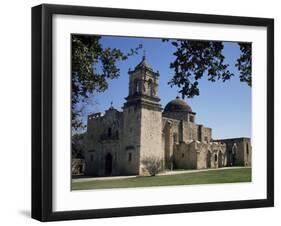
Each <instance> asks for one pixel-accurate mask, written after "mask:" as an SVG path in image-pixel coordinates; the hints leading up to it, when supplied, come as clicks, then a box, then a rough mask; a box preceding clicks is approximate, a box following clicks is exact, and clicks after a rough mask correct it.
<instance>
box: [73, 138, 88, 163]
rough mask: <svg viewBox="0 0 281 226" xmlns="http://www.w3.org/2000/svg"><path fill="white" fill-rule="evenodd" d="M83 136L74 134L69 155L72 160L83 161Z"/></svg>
mask: <svg viewBox="0 0 281 226" xmlns="http://www.w3.org/2000/svg"><path fill="white" fill-rule="evenodd" d="M84 138H85V134H84V133H80V134H78V133H77V134H74V135H73V136H72V139H71V155H72V159H75V158H78V159H84V151H85V143H84V142H85V140H84Z"/></svg>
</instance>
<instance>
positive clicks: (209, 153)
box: [207, 151, 212, 168]
mask: <svg viewBox="0 0 281 226" xmlns="http://www.w3.org/2000/svg"><path fill="white" fill-rule="evenodd" d="M211 156H212V155H211V152H210V151H208V153H207V168H211Z"/></svg>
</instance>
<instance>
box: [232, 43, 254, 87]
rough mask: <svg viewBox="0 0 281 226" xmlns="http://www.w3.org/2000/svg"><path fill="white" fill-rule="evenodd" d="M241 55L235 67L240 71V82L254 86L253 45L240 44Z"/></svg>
mask: <svg viewBox="0 0 281 226" xmlns="http://www.w3.org/2000/svg"><path fill="white" fill-rule="evenodd" d="M239 46H240V51H241V55H240V57H239V58H238V59H237V63H236V64H235V66H236V67H237V68H238V70H239V71H240V81H241V82H246V83H247V84H248V85H249V86H252V44H251V43H239Z"/></svg>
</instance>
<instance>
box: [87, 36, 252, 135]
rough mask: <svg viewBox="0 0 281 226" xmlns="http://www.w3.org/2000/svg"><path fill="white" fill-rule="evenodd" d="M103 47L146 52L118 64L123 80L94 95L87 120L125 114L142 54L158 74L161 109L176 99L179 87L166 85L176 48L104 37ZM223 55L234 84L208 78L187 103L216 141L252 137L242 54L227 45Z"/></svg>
mask: <svg viewBox="0 0 281 226" xmlns="http://www.w3.org/2000/svg"><path fill="white" fill-rule="evenodd" d="M101 43H102V45H103V47H112V48H119V49H121V50H122V51H123V52H129V50H130V48H134V47H137V46H138V45H139V44H142V45H143V49H142V50H140V53H139V54H138V55H136V56H132V57H130V58H129V59H128V60H126V61H122V62H118V63H117V65H118V67H119V68H120V77H119V78H118V79H115V80H111V81H109V88H108V90H107V91H105V92H104V93H98V94H94V97H93V99H92V100H91V99H89V101H88V102H89V103H88V105H87V107H86V108H85V111H84V113H85V117H84V120H85V119H86V117H87V115H88V114H89V113H92V112H104V111H105V110H106V109H108V108H109V107H110V103H111V101H112V102H113V106H114V107H115V108H117V109H118V110H122V106H123V104H124V102H125V100H124V98H125V97H126V96H127V95H128V81H129V75H128V70H129V68H131V69H133V68H134V67H135V66H136V65H137V64H138V63H139V62H140V61H141V59H142V56H143V50H145V52H146V58H147V61H148V62H149V64H150V65H151V66H152V68H153V69H154V71H157V70H158V71H159V73H160V78H159V97H160V99H161V104H162V107H163V108H164V107H165V105H166V104H167V103H168V102H169V101H171V100H173V99H175V98H176V96H177V94H178V89H177V87H172V88H171V87H170V86H169V85H168V84H167V83H168V81H169V80H170V78H171V77H172V75H173V70H172V69H170V68H169V65H170V62H172V61H173V60H174V56H173V54H172V53H173V52H174V51H175V49H174V47H173V46H172V45H171V44H170V43H167V42H162V41H161V40H160V39H152V38H129V37H114V36H102V39H101ZM223 53H224V55H225V57H226V58H225V61H226V63H228V64H229V69H230V71H231V72H233V73H234V75H235V76H234V77H232V79H231V80H229V81H227V82H225V83H223V82H222V81H218V82H210V81H207V79H206V78H203V79H201V80H200V81H199V88H200V96H195V97H194V98H191V99H185V101H186V102H187V103H188V104H189V105H190V106H191V107H192V110H193V111H194V112H196V113H197V115H196V123H198V124H203V125H205V126H206V127H210V128H212V129H213V138H215V139H216V138H231V137H242V136H243V137H244V136H245V137H251V88H250V87H249V86H248V85H247V84H246V83H241V82H240V81H239V72H238V71H237V68H236V67H235V66H234V65H235V63H236V59H237V58H238V57H239V54H240V50H239V46H238V44H237V43H234V42H226V43H224V50H223Z"/></svg>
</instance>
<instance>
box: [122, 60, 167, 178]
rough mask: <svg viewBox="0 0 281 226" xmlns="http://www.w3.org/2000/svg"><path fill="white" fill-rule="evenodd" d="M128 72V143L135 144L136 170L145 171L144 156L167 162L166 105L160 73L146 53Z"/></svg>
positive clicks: (125, 123)
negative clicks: (161, 94)
mask: <svg viewBox="0 0 281 226" xmlns="http://www.w3.org/2000/svg"><path fill="white" fill-rule="evenodd" d="M128 74H129V95H128V96H127V97H126V98H125V99H126V103H125V104H124V107H123V109H124V147H125V149H126V146H130V147H132V146H134V148H135V150H134V156H135V159H134V160H135V168H134V173H137V174H145V171H146V170H145V166H144V165H143V162H144V160H147V159H148V158H150V159H155V158H156V159H157V160H159V161H161V162H163V159H164V152H163V150H161V147H162V113H161V112H162V108H161V105H160V103H159V102H160V98H159V97H158V80H159V76H160V75H159V72H155V71H153V69H152V67H151V66H150V65H149V64H148V62H147V60H146V57H145V56H143V58H142V60H141V62H140V63H139V64H138V65H137V66H136V67H135V69H134V70H129V72H128ZM128 156H129V154H128ZM136 171H137V172H136Z"/></svg>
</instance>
